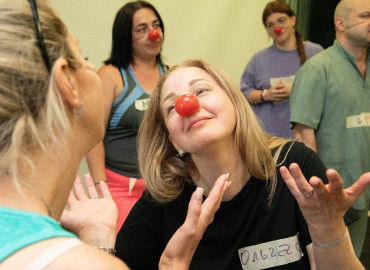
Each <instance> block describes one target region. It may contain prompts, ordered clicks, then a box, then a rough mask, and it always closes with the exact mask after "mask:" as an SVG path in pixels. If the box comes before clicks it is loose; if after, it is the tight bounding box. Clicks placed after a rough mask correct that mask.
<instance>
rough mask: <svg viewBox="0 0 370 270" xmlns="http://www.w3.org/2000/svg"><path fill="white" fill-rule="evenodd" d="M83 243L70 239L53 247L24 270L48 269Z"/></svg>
mask: <svg viewBox="0 0 370 270" xmlns="http://www.w3.org/2000/svg"><path fill="white" fill-rule="evenodd" d="M80 244H81V241H80V240H78V239H74V238H73V239H68V240H66V241H63V242H62V243H60V244H59V245H57V246H55V247H53V248H52V249H50V250H48V251H46V252H44V253H43V254H41V255H40V256H39V257H37V258H36V259H35V260H33V261H32V262H31V263H29V264H28V265H27V266H26V267H25V268H24V269H23V270H41V269H44V268H45V267H47V266H48V265H49V264H50V263H52V262H53V261H54V260H55V259H57V258H58V257H59V256H61V255H63V254H64V253H65V252H67V251H69V250H70V249H72V248H74V247H75V246H77V245H80Z"/></svg>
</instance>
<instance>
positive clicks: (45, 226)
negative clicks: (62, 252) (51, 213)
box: [0, 206, 78, 262]
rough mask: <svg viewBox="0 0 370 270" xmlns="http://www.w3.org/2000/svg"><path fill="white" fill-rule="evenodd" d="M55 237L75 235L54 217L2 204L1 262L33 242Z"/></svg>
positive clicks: (0, 224)
mask: <svg viewBox="0 0 370 270" xmlns="http://www.w3.org/2000/svg"><path fill="white" fill-rule="evenodd" d="M54 237H74V238H78V237H77V236H76V235H74V234H72V233H70V232H68V231H66V230H65V229H63V228H62V227H61V226H60V225H59V224H58V223H57V222H56V221H55V220H54V219H53V218H51V217H48V216H45V215H41V214H37V213H33V212H28V211H23V210H19V209H12V208H6V207H2V206H0V262H1V261H3V260H4V259H6V258H7V257H9V256H10V255H12V254H13V253H15V252H17V251H18V250H20V249H22V248H24V247H27V246H29V245H31V244H34V243H37V242H40V241H42V240H46V239H50V238H54Z"/></svg>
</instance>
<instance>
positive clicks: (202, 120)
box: [187, 117, 210, 131]
mask: <svg viewBox="0 0 370 270" xmlns="http://www.w3.org/2000/svg"><path fill="white" fill-rule="evenodd" d="M209 119H210V118H208V117H203V118H199V119H196V120H194V121H193V122H191V124H190V125H189V127H188V130H187V131H189V130H190V129H192V128H196V127H198V126H200V125H202V124H203V123H204V122H205V121H207V120H209Z"/></svg>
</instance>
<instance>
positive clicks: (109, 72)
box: [97, 64, 120, 78]
mask: <svg viewBox="0 0 370 270" xmlns="http://www.w3.org/2000/svg"><path fill="white" fill-rule="evenodd" d="M97 74H98V75H99V77H101V78H103V77H106V76H107V77H111V78H112V77H114V76H120V71H119V69H118V68H117V67H116V66H113V65H110V64H109V65H104V66H102V67H101V68H100V69H99V70H98V71H97Z"/></svg>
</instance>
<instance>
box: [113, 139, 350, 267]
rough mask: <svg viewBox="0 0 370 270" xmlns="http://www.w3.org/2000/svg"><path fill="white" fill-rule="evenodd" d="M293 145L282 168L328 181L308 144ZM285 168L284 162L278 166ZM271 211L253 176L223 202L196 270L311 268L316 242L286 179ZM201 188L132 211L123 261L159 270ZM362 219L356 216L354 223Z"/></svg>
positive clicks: (120, 246)
mask: <svg viewBox="0 0 370 270" xmlns="http://www.w3.org/2000/svg"><path fill="white" fill-rule="evenodd" d="M289 146H290V144H287V145H286V146H284V149H283V151H282V153H281V155H280V160H283V159H284V157H285V156H286V158H285V160H284V162H283V164H282V165H284V166H288V165H289V164H291V163H293V162H296V163H298V164H299V165H300V168H301V170H302V172H303V174H304V175H305V177H306V178H307V179H309V178H310V177H311V176H318V177H320V178H321V179H323V180H324V181H325V182H326V181H327V179H326V176H325V172H326V168H325V166H324V165H323V164H322V162H321V161H320V160H319V159H318V157H317V156H316V154H315V153H314V152H313V151H312V150H310V149H309V148H307V147H305V146H304V145H303V144H302V143H297V142H295V143H294V145H293V146H292V148H291V150H290V151H289V153H288V155H286V151H287V149H288V148H289ZM278 163H279V162H278ZM277 175H278V183H277V188H276V192H275V195H274V198H273V201H272V205H271V206H270V207H268V206H267V192H266V186H265V181H261V180H258V179H256V178H253V177H251V178H250V180H249V181H248V182H247V184H246V185H245V186H244V187H243V189H242V190H241V191H240V192H239V193H238V194H237V195H236V196H235V197H234V198H233V199H232V200H230V201H227V202H222V203H221V206H220V209H219V210H218V211H217V213H216V215H215V218H214V221H213V223H212V224H210V225H209V227H208V228H207V230H206V231H205V233H204V236H203V238H202V240H201V241H200V243H199V246H198V247H197V250H196V252H195V254H194V257H193V260H192V262H191V265H190V269H199V270H206V269H267V268H269V269H270V268H271V269H310V264H309V259H308V255H307V250H306V246H307V245H308V244H310V243H311V238H310V235H309V232H308V228H307V223H306V221H305V220H304V218H303V216H302V214H301V211H300V209H299V206H298V204H297V202H296V200H295V199H294V197H293V195H292V194H291V193H290V191H289V189H288V187H287V186H286V184H285V183H284V180H283V179H282V178H281V175H280V173H279V170H278V169H277ZM195 188H196V187H195V186H194V185H191V184H185V187H184V190H183V192H182V194H181V195H180V196H179V197H178V198H177V199H176V200H175V201H173V202H171V203H168V204H158V203H155V202H154V200H153V199H152V197H151V196H150V194H149V193H147V192H145V193H144V194H143V196H142V197H141V198H140V199H139V201H138V202H137V203H136V205H135V206H134V207H133V209H132V210H131V212H130V214H129V216H128V218H127V219H126V221H125V223H124V224H123V226H122V228H121V230H120V232H119V233H118V236H117V242H116V249H117V256H118V257H119V258H121V259H122V260H124V261H125V262H126V263H127V264H128V266H129V267H130V268H131V269H134V270H135V269H145V270H149V269H158V263H159V259H160V256H161V254H162V252H163V250H164V248H165V246H166V244H167V242H168V241H169V239H170V238H171V237H172V235H173V234H174V233H175V232H176V230H177V229H178V228H179V227H180V226H181V225H182V224H183V222H184V221H185V217H186V213H187V208H188V203H189V200H190V197H191V195H192V193H193V192H194V190H195ZM355 219H356V218H354V217H350V218H349V223H351V222H352V221H353V220H355Z"/></svg>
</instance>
